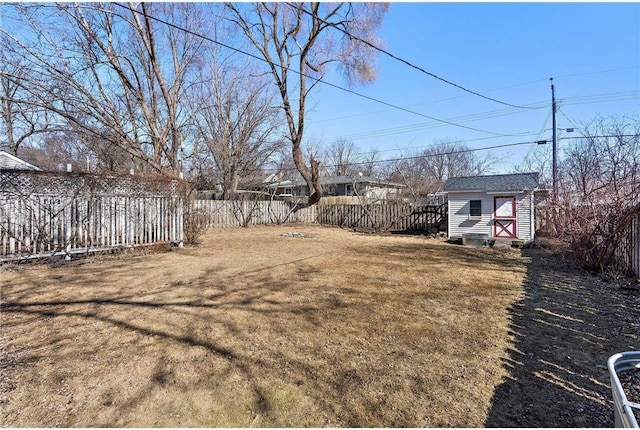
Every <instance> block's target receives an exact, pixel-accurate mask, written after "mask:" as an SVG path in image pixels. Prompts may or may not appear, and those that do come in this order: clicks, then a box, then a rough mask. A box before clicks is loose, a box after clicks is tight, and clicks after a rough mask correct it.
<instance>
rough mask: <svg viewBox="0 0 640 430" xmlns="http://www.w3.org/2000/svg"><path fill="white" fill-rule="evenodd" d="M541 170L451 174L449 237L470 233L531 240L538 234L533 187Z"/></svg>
mask: <svg viewBox="0 0 640 430" xmlns="http://www.w3.org/2000/svg"><path fill="white" fill-rule="evenodd" d="M538 176H539V175H538V173H516V174H508V175H488V176H468V177H458V178H449V179H448V180H447V182H446V183H445V185H444V191H445V192H446V193H447V195H448V202H449V208H448V210H449V220H448V223H449V225H448V232H449V233H448V235H449V238H450V239H457V238H462V237H464V236H465V235H468V234H479V235H486V236H487V237H488V238H489V239H511V240H522V241H524V242H530V241H532V240H533V239H534V236H535V231H534V230H535V224H534V191H535V190H536V189H537V187H538Z"/></svg>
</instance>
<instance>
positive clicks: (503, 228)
mask: <svg viewBox="0 0 640 430" xmlns="http://www.w3.org/2000/svg"><path fill="white" fill-rule="evenodd" d="M493 204H494V207H495V210H494V213H493V235H494V237H505V238H515V237H516V236H517V230H516V213H517V209H516V198H515V197H514V196H500V197H498V196H496V197H494V200H493Z"/></svg>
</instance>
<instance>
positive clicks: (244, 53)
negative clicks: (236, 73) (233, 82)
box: [113, 3, 517, 137]
mask: <svg viewBox="0 0 640 430" xmlns="http://www.w3.org/2000/svg"><path fill="white" fill-rule="evenodd" d="M113 4H115V5H116V6H119V7H121V8H123V9H127V10H129V11H131V12H133V13H137V14H142V12H140V11H138V10H135V9H132V8H130V7H129V6H125V5H122V4H120V3H113ZM145 17H147V18H149V19H152V20H154V21H157V22H159V23H161V24H164V25H167V26H169V27H172V28H175V29H176V30H179V31H183V32H185V33H188V34H191V35H193V36H196V37H200V38H202V39H203V40H206V41H208V42H211V43H214V44H216V45H219V46H222V47H224V48H227V49H230V50H232V51H234V52H238V53H240V54H243V55H247V56H249V57H251V58H253V59H256V60H258V61H262V62H265V63H269V62H268V61H267V60H266V59H264V58H261V57H259V56H257V55H254V54H251V53H249V52H246V51H243V50H241V49H238V48H234V47H233V46H230V45H227V44H225V43H223V42H220V41H217V40H215V39H212V38H210V37H207V36H204V35H202V34H199V33H196V32H194V31H191V30H189V29H186V28H184V27H180V26H178V25H176V24H173V23H170V22H168V21H165V20H163V19H160V18H157V17H155V16H153V15H149V14H146V15H145ZM282 68H283V69H286V70H288V71H290V72H293V73H295V74H298V75H300V76H303V77H305V78H309V79H313V80H315V81H317V82H320V83H322V84H324V85H327V86H330V87H333V88H336V89H338V90H341V91H344V92H346V93H349V94H353V95H355V96H358V97H361V98H364V99H367V100H370V101H373V102H375V103H379V104H382V105H385V106H389V107H391V108H394V109H397V110H401V111H403V112H407V113H410V114H413V115H417V116H421V117H424V118H427V119H430V120H433V121H437V122H441V123H443V124H448V125H451V126H454V127H459V128H464V129H467V130H472V131H477V132H480V133H486V134H493V135H494V136H502V137H508V136H510V135H509V134H503V133H496V132H493V131H487V130H482V129H479V128H475V127H469V126H465V125H461V124H456V123H454V122H451V121H447V120H443V119H440V118H436V117H432V116H429V115H426V114H423V113H420V112H416V111H413V110H410V109H407V108H403V107H401V106H398V105H395V104H393V103H389V102H385V101H383V100H380V99H377V98H375V97H371V96H367V95H365V94H361V93H358V92H356V91H354V90H350V89H348V88H345V87H341V86H340V85H336V84H333V83H331V82H327V81H325V80H323V79H321V78H315V77H313V76H309V75H305V74H304V73H301V72H299V71H297V70H294V69H291V68H288V67H284V66H282ZM516 107H517V106H516Z"/></svg>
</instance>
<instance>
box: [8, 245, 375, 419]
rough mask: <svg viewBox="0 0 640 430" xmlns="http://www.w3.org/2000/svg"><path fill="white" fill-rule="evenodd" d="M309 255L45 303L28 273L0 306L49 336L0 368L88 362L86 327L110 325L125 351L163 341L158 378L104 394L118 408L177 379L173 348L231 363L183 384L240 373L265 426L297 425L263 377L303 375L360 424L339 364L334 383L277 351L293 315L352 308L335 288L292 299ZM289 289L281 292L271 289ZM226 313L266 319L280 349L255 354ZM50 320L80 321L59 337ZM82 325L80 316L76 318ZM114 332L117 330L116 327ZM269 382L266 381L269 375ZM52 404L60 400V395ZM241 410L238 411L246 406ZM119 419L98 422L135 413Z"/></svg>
mask: <svg viewBox="0 0 640 430" xmlns="http://www.w3.org/2000/svg"><path fill="white" fill-rule="evenodd" d="M310 258H312V257H307V258H301V259H297V260H292V261H286V262H281V263H279V264H276V265H272V266H269V267H265V268H257V269H253V270H248V271H245V272H243V273H239V274H235V275H229V276H220V275H219V274H217V273H216V271H217V270H216V268H212V269H210V270H208V271H207V272H206V273H205V274H203V275H201V276H199V277H197V278H192V279H190V280H189V281H188V282H187V283H183V282H182V281H168V282H166V283H165V285H164V286H155V287H154V286H151V285H150V286H149V287H148V288H147V289H146V290H144V295H143V296H141V295H140V291H139V290H137V291H136V290H135V289H133V290H128V289H127V288H126V287H125V288H120V289H119V291H117V292H114V293H112V294H106V293H104V292H96V293H94V294H93V295H92V294H91V293H88V294H89V295H87V290H82V294H83V295H85V297H81V298H67V297H68V296H69V293H66V297H64V298H62V297H61V298H60V299H48V300H42V299H39V293H40V292H41V291H47V292H50V289H51V287H50V285H49V283H48V282H47V281H45V280H42V279H35V278H31V279H29V280H28V281H27V284H29V285H30V287H29V288H26V289H25V290H23V291H14V293H15V294H12V296H13V297H12V298H11V299H9V300H7V299H5V300H4V301H3V302H2V303H0V312H1V313H2V314H4V315H5V317H7V322H6V326H7V327H10V326H14V325H15V326H18V327H24V322H25V321H29V322H31V323H36V324H37V325H40V326H41V327H45V332H47V334H48V336H47V337H46V338H43V337H42V336H38V335H34V336H32V340H33V342H34V343H31V344H29V347H28V348H25V349H24V350H22V351H20V352H21V354H20V357H19V359H11V360H10V362H5V363H4V365H3V369H2V370H4V371H5V374H6V371H7V370H9V371H11V370H13V371H16V370H17V371H19V369H21V368H25V367H31V366H37V365H38V364H39V363H44V362H47V361H50V360H52V359H54V360H55V361H56V362H59V363H65V362H66V361H67V360H69V361H71V360H74V359H76V358H77V357H78V356H83V357H85V359H86V361H90V359H91V357H92V352H91V349H92V348H95V347H96V346H97V345H99V344H100V342H99V341H97V342H95V341H93V340H91V339H90V338H91V337H95V334H92V332H91V329H87V327H91V326H92V325H95V324H105V325H107V326H110V327H111V328H115V329H117V333H120V334H123V333H125V334H126V336H125V337H127V338H129V339H133V340H130V341H129V343H128V344H126V345H123V347H125V348H129V349H131V348H133V350H134V351H135V350H136V349H137V350H138V351H139V353H141V354H144V353H145V351H144V345H145V340H146V339H149V338H156V339H160V341H161V342H162V343H163V345H164V346H163V350H162V353H161V356H160V357H159V358H157V359H156V362H155V364H154V368H153V370H152V372H151V373H152V375H150V377H149V378H148V380H146V381H145V383H144V386H143V387H142V388H139V389H138V390H137V391H136V393H135V394H130V395H128V396H126V398H122V397H120V398H118V400H117V401H116V400H114V398H116V397H117V396H116V395H115V394H113V393H112V392H109V393H106V394H103V397H104V398H103V399H102V400H101V403H102V404H103V405H105V406H108V407H114V408H118V410H120V411H121V412H122V413H123V414H126V413H128V412H129V411H131V410H134V409H135V408H136V407H137V406H139V405H141V404H142V403H144V402H146V401H149V400H150V399H152V396H153V395H154V393H156V392H157V390H158V389H164V388H165V387H167V386H169V385H170V384H171V383H172V378H173V373H172V371H171V369H170V366H169V364H168V362H169V361H170V360H169V359H167V355H170V354H172V351H173V347H174V346H181V347H183V348H184V347H186V348H187V350H190V351H194V350H196V349H198V348H203V349H204V350H205V351H206V353H207V355H208V356H215V357H217V359H219V360H222V361H223V362H226V365H225V366H224V367H226V370H225V371H224V372H222V373H216V372H215V371H212V370H208V369H203V370H202V373H201V374H200V375H199V379H200V381H201V382H199V383H197V384H195V385H191V386H184V387H183V390H185V391H187V390H192V389H194V388H198V387H203V386H204V387H205V388H206V386H207V384H209V383H210V382H208V381H219V380H221V379H224V378H225V377H228V374H229V373H231V372H237V373H239V374H240V375H241V377H242V379H243V380H244V381H247V383H248V385H249V390H250V391H251V393H252V395H251V397H252V402H251V405H249V406H248V407H249V408H250V409H251V411H252V413H253V414H260V415H262V417H263V419H264V420H265V421H264V422H266V423H275V424H276V425H295V424H296V423H287V422H282V421H279V420H280V418H279V417H277V416H273V411H272V409H273V407H272V404H271V402H272V400H271V397H272V391H273V387H271V386H269V385H268V384H266V383H265V375H266V374H273V375H275V376H274V377H273V379H275V380H279V381H283V382H286V383H296V381H300V380H301V379H305V380H308V381H315V382H313V384H315V388H314V393H315V394H314V397H315V401H316V402H317V403H318V404H320V405H323V406H322V407H323V408H324V410H325V411H327V413H329V414H330V415H331V414H333V416H334V417H337V416H340V417H341V419H342V420H343V421H342V422H343V423H345V425H350V426H357V425H358V423H359V421H358V419H357V417H358V414H357V413H356V412H355V410H353V409H352V408H350V407H349V405H340V402H339V400H340V396H341V390H342V389H344V387H348V384H345V379H344V378H347V376H344V375H342V373H341V372H340V371H339V370H337V371H336V372H335V374H334V376H335V377H336V378H337V379H338V380H337V381H336V382H335V383H333V382H332V381H330V380H327V379H325V380H318V374H320V373H321V369H320V367H322V366H321V365H317V364H315V365H312V364H309V363H308V362H307V361H305V360H302V359H299V358H298V357H297V354H295V352H298V351H287V348H280V347H278V344H279V343H280V341H281V342H282V343H286V341H287V340H288V339H287V337H288V336H290V335H291V334H292V332H291V331H290V330H291V327H288V326H287V324H289V321H291V320H293V321H299V322H300V323H302V322H304V323H305V324H310V325H313V326H318V325H320V324H322V323H323V318H324V317H326V316H327V315H328V314H330V313H332V312H334V311H335V310H341V309H343V308H345V307H347V306H348V305H347V304H345V303H344V302H342V301H341V300H339V299H338V298H337V297H336V296H335V295H333V294H329V293H327V294H322V293H320V294H317V295H316V296H315V297H314V300H313V301H312V302H310V303H301V302H295V300H289V299H288V298H289V296H290V295H291V293H290V291H293V290H295V288H299V287H300V286H301V285H302V284H304V283H305V282H307V281H308V280H309V278H310V277H311V276H313V275H314V273H315V272H317V270H318V269H317V268H314V267H313V266H311V265H308V264H306V260H309V259H310ZM287 264H291V265H292V267H293V268H292V270H291V271H290V274H289V275H288V276H286V277H279V278H277V279H274V277H272V276H271V275H270V273H269V271H270V270H272V269H273V268H274V267H278V266H284V265H287ZM120 269H122V270H125V271H129V272H130V271H131V270H132V268H131V267H129V268H127V266H126V265H122V266H121V267H120V266H116V270H114V268H113V267H111V268H109V269H108V270H105V273H102V274H101V273H100V271H99V270H98V271H95V272H92V275H91V276H94V277H96V278H100V277H101V276H113V275H114V274H116V272H117V271H118V270H120ZM24 276H25V277H27V278H28V277H29V271H25V272H24ZM74 276H76V275H75V274H72V273H69V272H67V273H66V274H65V275H59V274H58V275H56V276H55V278H56V279H55V280H56V281H57V282H60V283H62V284H65V283H67V282H71V278H73V277H74ZM82 284H83V281H80V282H79V284H78V285H82ZM199 290H201V291H207V290H212V291H213V292H209V293H207V294H200V293H199V292H198V291H199ZM283 292H284V293H285V294H284V295H282V294H275V293H283ZM194 297H195V298H194ZM225 312H229V313H231V312H236V313H237V312H240V313H241V314H243V315H247V316H248V318H251V315H255V316H258V315H260V316H261V317H262V318H263V319H262V320H261V321H267V324H268V325H269V326H270V330H272V331H274V332H276V333H278V334H277V335H276V339H275V341H274V345H273V346H269V347H268V348H265V349H263V350H260V349H258V351H257V352H258V353H257V354H251V353H250V352H249V351H248V350H249V348H252V344H253V343H254V342H255V339H254V338H253V334H252V333H250V332H248V331H247V330H246V327H245V326H239V323H237V322H236V321H234V319H233V318H229V317H227V316H226V314H225ZM139 315H146V316H147V318H149V319H151V318H156V319H158V318H159V319H160V323H156V324H149V323H146V324H145V323H143V322H141V321H140V320H139V319H137V316H139ZM159 315H162V316H159ZM11 316H16V318H11ZM54 320H56V321H74V323H73V324H71V323H69V325H67V326H66V327H65V330H64V332H58V333H54V331H57V330H55V329H54V328H53V321H54ZM78 321H80V322H79V323H78ZM173 321H186V324H187V326H186V327H176V326H175V325H174V324H173ZM47 326H49V327H47ZM294 326H295V325H294ZM57 327H58V326H57ZM213 327H221V330H222V332H223V333H224V336H232V337H234V338H235V339H236V340H235V341H234V342H235V343H233V346H223V343H224V342H220V340H221V339H223V337H215V336H211V335H210V332H211V329H212V328H213ZM110 333H113V334H112V335H113V336H115V333H116V332H110ZM130 334H133V335H134V336H133V338H132V337H131V336H129V335H130ZM74 338H75V342H77V343H78V344H77V348H75V349H74V350H73V352H68V353H66V355H65V354H64V353H61V352H60V351H61V350H62V349H63V348H62V347H63V346H64V344H66V343H68V342H69V341H70V340H72V339H74ZM110 340H113V339H110ZM258 343H260V342H258ZM101 346H105V345H101ZM258 348H259V347H258ZM47 351H48V352H47ZM49 354H51V355H49ZM52 357H53V358H52ZM321 359H324V357H321ZM282 363H287V366H289V367H290V368H287V369H281V368H279V366H280V365H281V364H282ZM274 365H275V367H274ZM63 367H64V366H63ZM291 369H294V370H295V372H294V373H295V374H291V372H290V370H291ZM56 372H58V373H64V372H65V371H64V370H60V369H58V370H57V371H56ZM57 378H58V379H59V380H60V381H63V380H64V377H63V376H58V377H57ZM266 380H267V381H268V378H266ZM173 382H175V381H173ZM13 388H15V386H12V387H10V389H13ZM0 394H3V393H0ZM49 401H51V402H53V403H54V404H55V399H51V400H49ZM337 405H340V406H337ZM238 407H239V408H241V406H238ZM371 412H372V413H373V412H375V411H371ZM118 415H120V414H119V413H116V414H115V415H114V418H113V419H112V420H106V421H101V422H96V423H93V424H96V425H98V426H101V427H113V426H122V425H123V424H124V425H129V423H130V419H131V418H125V421H122V420H121V418H118ZM87 418H88V417H84V418H80V419H81V420H82V421H80V424H81V425H86V424H87V422H86V421H85V420H86V419H87ZM66 419H67V420H68V421H61V422H55V421H51V422H48V424H53V425H54V426H76V425H78V422H77V421H73V417H71V416H68V417H66ZM33 424H34V425H36V426H37V425H44V424H45V423H44V422H39V421H36V422H33ZM229 424H231V425H234V426H237V425H239V424H241V423H239V422H230V423H229ZM324 424H326V423H306V424H305V425H324ZM298 425H300V423H298Z"/></svg>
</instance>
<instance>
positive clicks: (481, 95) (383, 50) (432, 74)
mask: <svg viewBox="0 0 640 430" xmlns="http://www.w3.org/2000/svg"><path fill="white" fill-rule="evenodd" d="M286 4H287V5H288V6H290V7H292V8H294V9H297V10H299V11H301V12H304V13H306V14H307V15H311V16H312V17H313V18H315V19H317V20H319V21H321V22H323V23H325V24H327V25H328V26H330V27H332V28H335V29H336V30H338V31H340V32H342V33H344V34H345V35H347V36H349V37H350V38H351V39H354V40H357V41H358V42H361V43H364V44H365V45H367V46H369V47H370V48H372V49H374V50H376V51H378V52H381V53H383V54H385V55H387V56H389V57H391V58H393V59H394V60H396V61H399V62H401V63H403V64H405V65H407V66H409V67H411V68H413V69H415V70H418V71H419V72H422V73H424V74H425V75H428V76H430V77H432V78H434V79H437V80H439V81H442V82H444V83H446V84H448V85H451V86H453V87H456V88H458V89H460V90H462V91H465V92H467V93H469V94H473V95H474V96H478V97H481V98H483V99H486V100H490V101H492V102H495V103H499V104H502V105H505V106H509V107H514V108H518V109H540V108H539V107H538V108H537V107H529V106H519V105H514V104H511V103H507V102H503V101H500V100H497V99H494V98H492V97H489V96H485V95H484V94H480V93H478V92H476V91H473V90H470V89H468V88H465V87H463V86H462V85H458V84H456V83H455V82H451V81H449V80H447V79H445V78H442V77H440V76H438V75H436V74H435V73H432V72H429V71H427V70H425V69H423V68H422V67H420V66H416V65H415V64H413V63H410V62H409V61H407V60H405V59H403V58H400V57H398V56H397V55H394V54H392V53H391V52H389V51H387V50H385V49H382V48H380V47H378V46H375V45H374V44H373V43H371V42H369V41H367V40H364V39H362V38H360V37H358V36H354V35H353V34H351V33H349V32H348V31H347V30H345V29H344V28H341V27H339V26H338V25H336V24H334V23H330V22H327V21H325V20H324V19H322V18H320V17H319V16H318V15H315V14H313V13H312V12H309V11H307V10H305V9H304V8H301V7H299V6H296V5H294V4H292V3H286Z"/></svg>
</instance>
